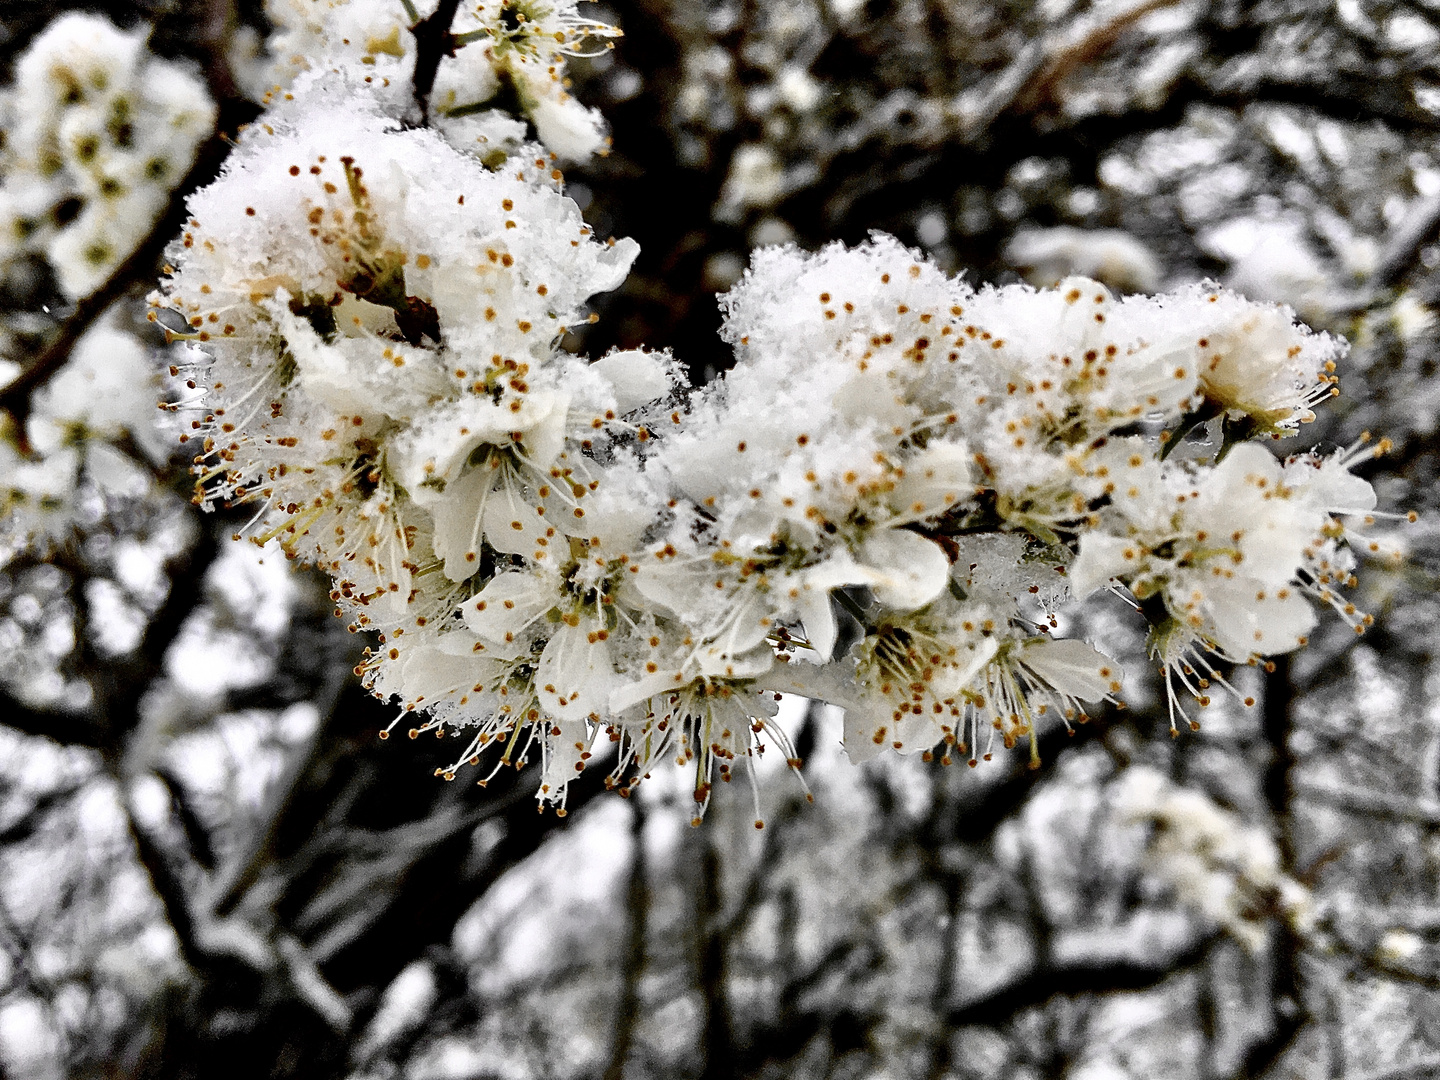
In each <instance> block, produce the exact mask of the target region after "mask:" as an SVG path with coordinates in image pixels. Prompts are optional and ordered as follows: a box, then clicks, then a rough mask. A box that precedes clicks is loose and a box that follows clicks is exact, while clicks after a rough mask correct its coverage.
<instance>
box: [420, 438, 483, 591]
mask: <svg viewBox="0 0 1440 1080" xmlns="http://www.w3.org/2000/svg"><path fill="white" fill-rule="evenodd" d="M494 483H495V471H494V470H493V469H489V468H485V467H483V466H482V467H481V468H478V469H471V470H470V471H469V472H467V473H465V474H464V475H463V476H461V477H460V478H459V479H457V480H455V481H453V482H451V483H450V484H448V485H447V486H446V489H445V497H444V498H443V499H441V500H439V501H438V502H436V503H435V504H434V505H433V506H431V507H430V516H431V517H432V518H433V519H434V522H435V535H434V538H433V540H432V544H433V546H434V548H435V554H436V555H438V556H439V557H440V558H442V559H444V560H445V576H446V577H448V578H449V579H450V580H451V581H466V580H468V579H469V578H470V577H471V575H473V574H474V573H475V571H476V570H478V569H480V536H481V531H482V530H481V512H482V511H483V510H484V508H485V503H486V501H487V500H488V498H489V496H490V488H491V486H492V485H493V484H494Z"/></svg>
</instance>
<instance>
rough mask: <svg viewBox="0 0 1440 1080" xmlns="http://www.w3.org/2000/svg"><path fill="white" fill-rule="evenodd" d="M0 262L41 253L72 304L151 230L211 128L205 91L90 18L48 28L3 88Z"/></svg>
mask: <svg viewBox="0 0 1440 1080" xmlns="http://www.w3.org/2000/svg"><path fill="white" fill-rule="evenodd" d="M0 115H3V116H4V118H5V129H6V130H5V136H6V137H5V141H4V148H3V151H0V265H3V264H4V263H5V262H8V261H9V260H11V259H14V258H15V257H17V256H18V255H21V254H23V253H26V252H34V253H37V254H41V255H43V256H44V257H45V258H46V259H47V260H48V261H49V263H50V265H51V267H52V268H53V269H54V271H55V275H56V277H57V278H58V280H59V283H60V287H61V288H62V289H63V290H64V292H65V293H66V294H67V295H68V296H69V297H71V298H72V299H78V298H80V297H82V296H85V295H87V294H88V293H90V292H93V291H94V290H95V289H96V288H97V287H98V286H99V285H100V284H101V283H102V282H104V281H105V279H106V278H107V277H108V276H109V275H110V273H111V271H113V270H114V269H115V268H116V267H117V266H118V265H119V264H120V263H121V262H123V261H124V260H125V258H126V257H127V256H128V255H129V254H130V253H131V251H133V250H134V248H135V246H136V245H137V244H138V243H139V242H140V241H141V240H142V239H143V238H144V237H145V236H146V234H147V233H149V231H150V228H151V226H152V225H153V224H154V222H155V220H156V218H157V217H159V215H160V213H161V212H162V211H163V210H164V207H165V204H166V200H167V198H168V196H169V192H170V190H171V188H173V187H174V186H175V184H177V183H178V182H179V181H180V179H181V178H182V177H183V176H184V175H185V173H186V171H187V170H188V169H189V168H190V166H191V164H192V162H193V161H194V158H195V150H196V147H197V146H199V144H200V143H201V141H203V140H204V139H205V138H206V137H207V136H208V135H209V134H210V133H211V130H212V129H213V127H214V123H215V106H214V104H213V103H212V102H211V100H210V96H209V94H208V93H207V92H206V90H205V87H204V85H203V84H202V83H201V81H200V80H199V79H198V78H197V77H196V75H195V74H194V73H192V72H191V71H190V69H189V68H188V67H186V66H184V65H182V64H179V63H176V62H173V61H169V60H160V59H157V58H156V57H154V56H151V55H150V53H149V52H148V51H147V50H146V48H145V34H144V33H143V32H140V31H137V32H134V33H124V32H122V31H120V30H118V29H116V28H115V27H114V26H113V25H112V24H111V23H110V22H109V21H107V20H106V19H103V18H101V17H100V16H97V15H87V14H82V13H79V12H72V13H69V14H67V15H64V16H62V17H60V18H58V19H56V20H55V21H54V22H52V23H51V24H50V25H49V26H48V27H46V29H45V31H44V32H43V33H41V34H40V36H39V37H37V38H36V39H35V40H34V41H33V42H32V43H31V44H30V47H29V48H28V49H27V50H26V51H25V53H24V55H22V56H21V57H20V59H19V61H18V62H17V64H16V66H15V84H14V86H13V87H11V88H8V89H7V90H5V91H4V92H3V93H0Z"/></svg>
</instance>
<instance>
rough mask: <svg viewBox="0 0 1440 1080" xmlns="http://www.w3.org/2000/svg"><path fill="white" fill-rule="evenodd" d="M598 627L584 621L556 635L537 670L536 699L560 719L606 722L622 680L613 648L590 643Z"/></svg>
mask: <svg viewBox="0 0 1440 1080" xmlns="http://www.w3.org/2000/svg"><path fill="white" fill-rule="evenodd" d="M594 631H595V628H594V627H593V626H592V625H591V624H590V623H589V622H588V621H584V620H582V621H581V623H580V625H579V626H569V625H563V626H561V627H560V629H559V630H557V631H556V632H555V636H554V637H552V638H551V639H550V643H549V644H548V645H546V646H545V652H544V653H543V654H541V657H540V663H539V664H537V665H536V668H535V696H536V697H538V698H539V699H540V703H541V704H542V705H543V706H544V707H545V710H546V711H547V712H548V713H549V714H550V715H551V716H553V717H555V718H556V719H558V720H584V719H586V718H588V717H592V716H593V717H599V718H600V719H604V718H605V717H606V716H608V715H609V706H610V694H611V692H612V691H613V690H614V689H615V684H616V683H617V682H618V681H619V679H618V676H617V675H616V674H615V665H614V664H613V663H612V662H611V659H610V645H609V643H608V642H605V641H600V640H598V639H597V640H594V641H591V640H590V636H591V635H592V634H593V633H594Z"/></svg>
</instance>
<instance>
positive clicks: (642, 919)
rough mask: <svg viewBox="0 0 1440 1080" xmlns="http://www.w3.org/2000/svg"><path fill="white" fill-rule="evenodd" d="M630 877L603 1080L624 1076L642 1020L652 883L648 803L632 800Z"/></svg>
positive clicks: (622, 1079) (623, 1079) (614, 1079)
mask: <svg viewBox="0 0 1440 1080" xmlns="http://www.w3.org/2000/svg"><path fill="white" fill-rule="evenodd" d="M630 814H631V816H630V844H631V854H630V880H629V882H628V886H629V887H628V888H627V890H626V897H625V901H626V903H625V907H626V912H627V914H628V915H629V917H630V925H629V930H628V933H627V934H626V937H625V954H624V957H623V959H622V960H621V971H620V999H619V1001H617V1002H616V1004H615V1038H614V1041H613V1042H611V1044H610V1064H609V1065H607V1066H606V1068H605V1075H604V1077H603V1080H625V1062H626V1061H628V1060H629V1058H630V1048H631V1046H632V1045H633V1044H634V1041H635V1027H636V1025H637V1024H638V1023H639V1021H640V976H641V975H642V974H643V973H644V971H645V935H646V931H647V928H648V924H649V921H650V919H649V916H650V886H649V883H648V882H647V881H646V873H647V870H648V868H647V866H646V860H645V819H646V814H645V805H644V803H641V802H639V801H633V802H632V804H631V807H630Z"/></svg>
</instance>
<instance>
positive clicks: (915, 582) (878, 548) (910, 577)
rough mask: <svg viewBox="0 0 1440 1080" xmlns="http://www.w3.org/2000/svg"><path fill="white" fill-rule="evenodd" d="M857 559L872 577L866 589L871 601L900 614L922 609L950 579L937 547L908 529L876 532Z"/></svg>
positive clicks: (947, 566) (944, 557)
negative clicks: (870, 591)
mask: <svg viewBox="0 0 1440 1080" xmlns="http://www.w3.org/2000/svg"><path fill="white" fill-rule="evenodd" d="M859 558H860V561H861V562H862V563H864V564H865V566H866V567H867V568H868V569H870V570H872V571H874V572H875V574H876V577H875V580H874V581H873V583H872V584H871V586H870V587H871V589H872V590H874V593H875V599H877V600H879V601H880V603H882V604H884V605H885V606H886V607H889V608H895V609H896V610H900V611H910V610H913V609H915V608H920V607H924V606H925V605H926V604H928V603H929V602H930V601H931V600H934V599H935V597H937V596H939V595H940V593H941V592H943V591H944V589H945V587H946V584H947V583H948V582H949V580H950V560H949V559H948V558H947V557H946V555H945V552H944V550H943V549H942V548H941V547H940V545H939V544H937V543H935V542H934V541H932V540H926V539H925V537H923V536H919V535H917V534H916V533H913V532H910V531H909V530H908V529H877V530H876V531H875V532H873V533H871V534H870V537H869V538H868V539H867V540H866V541H865V543H864V544H863V545H861V548H860V552H859Z"/></svg>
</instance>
